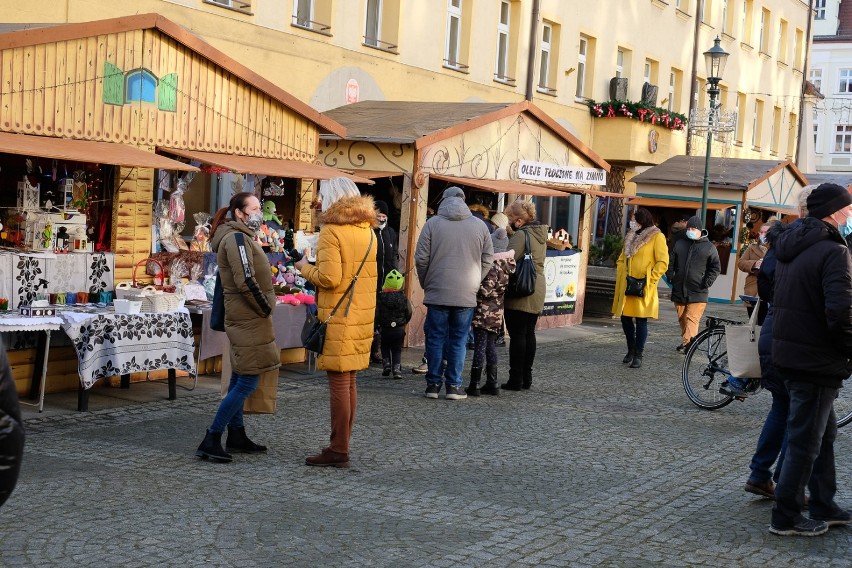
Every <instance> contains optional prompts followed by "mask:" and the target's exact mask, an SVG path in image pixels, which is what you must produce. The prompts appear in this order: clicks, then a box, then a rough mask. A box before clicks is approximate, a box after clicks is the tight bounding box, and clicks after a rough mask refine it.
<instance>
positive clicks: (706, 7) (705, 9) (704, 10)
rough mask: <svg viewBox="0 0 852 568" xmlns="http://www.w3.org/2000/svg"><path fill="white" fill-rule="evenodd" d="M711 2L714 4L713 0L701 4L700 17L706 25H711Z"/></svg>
mask: <svg viewBox="0 0 852 568" xmlns="http://www.w3.org/2000/svg"><path fill="white" fill-rule="evenodd" d="M711 2H712V0H704V2H702V3H701V14H700V16H701V21H702V22H704V23H705V24H709V23H710V22H709V21H708V20H707V16H708V15H709V14H712V13H713V8H712V7H711V6H710V3H711Z"/></svg>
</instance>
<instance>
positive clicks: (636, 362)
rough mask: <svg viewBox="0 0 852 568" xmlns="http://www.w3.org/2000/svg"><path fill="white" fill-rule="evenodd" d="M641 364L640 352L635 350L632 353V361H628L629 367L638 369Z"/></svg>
mask: <svg viewBox="0 0 852 568" xmlns="http://www.w3.org/2000/svg"><path fill="white" fill-rule="evenodd" d="M641 366H642V352H641V351H636V353H634V354H633V361H631V362H630V368H631V369H638V368H639V367H641Z"/></svg>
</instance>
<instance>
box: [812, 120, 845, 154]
mask: <svg viewBox="0 0 852 568" xmlns="http://www.w3.org/2000/svg"><path fill="white" fill-rule="evenodd" d="M814 124H816V123H814ZM834 153H835V154H852V124H838V125H836V126H835V127H834Z"/></svg>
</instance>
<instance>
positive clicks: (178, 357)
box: [60, 309, 195, 411]
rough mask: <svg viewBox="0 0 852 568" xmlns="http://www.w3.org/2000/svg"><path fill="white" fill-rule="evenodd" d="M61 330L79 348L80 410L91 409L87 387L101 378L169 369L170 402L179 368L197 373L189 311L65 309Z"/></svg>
mask: <svg viewBox="0 0 852 568" xmlns="http://www.w3.org/2000/svg"><path fill="white" fill-rule="evenodd" d="M60 317H61V318H62V329H63V330H64V331H65V333H66V334H68V337H70V338H71V342H72V343H73V345H74V349H75V351H76V352H77V360H78V370H79V373H80V390H79V396H78V404H77V409H78V410H81V411H85V410H87V409H88V389H89V388H90V387H91V386H92V385H93V384H95V382H97V381H98V380H99V379H103V378H107V377H114V376H116V375H120V376H121V387H122V388H129V386H130V374H131V373H138V372H146V371H156V370H161V369H168V371H169V400H174V399H175V398H176V397H177V394H176V388H175V379H176V371H177V370H181V371H187V372H189V373H193V374H194V373H195V357H194V350H195V347H194V344H193V336H192V323H191V322H190V319H189V312H188V311H186V310H185V309H182V310H179V311H174V312H163V313H142V314H116V313H113V312H106V313H96V314H86V313H75V312H62V313H61V314H60Z"/></svg>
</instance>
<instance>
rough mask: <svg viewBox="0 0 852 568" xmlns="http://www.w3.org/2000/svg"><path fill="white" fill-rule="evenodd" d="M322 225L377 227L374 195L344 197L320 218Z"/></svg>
mask: <svg viewBox="0 0 852 568" xmlns="http://www.w3.org/2000/svg"><path fill="white" fill-rule="evenodd" d="M318 221H319V224H320V225H359V224H361V223H366V224H368V225H369V226H370V227H374V228H375V227H377V226H378V222H377V221H376V204H375V201H373V196H372V195H361V196H360V197H344V198H343V199H340V200H338V201H336V202H335V203H333V204H332V205H331V207H329V208H328V209H327V210H326V211H323V212H322V214H320V216H319V219H318Z"/></svg>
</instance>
